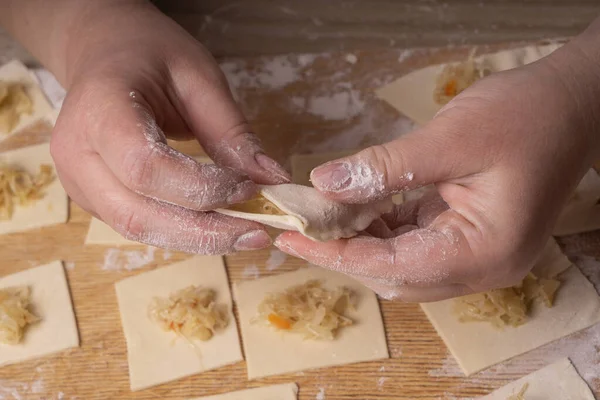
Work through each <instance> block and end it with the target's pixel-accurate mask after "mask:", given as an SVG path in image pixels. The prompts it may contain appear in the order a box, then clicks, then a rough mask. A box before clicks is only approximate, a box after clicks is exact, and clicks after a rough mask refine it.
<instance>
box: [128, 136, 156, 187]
mask: <svg viewBox="0 0 600 400" xmlns="http://www.w3.org/2000/svg"><path fill="white" fill-rule="evenodd" d="M159 153H160V152H159V150H158V148H157V146H155V145H153V144H148V145H146V146H144V147H142V148H135V149H133V150H130V151H129V152H127V153H126V154H125V157H124V159H123V168H124V171H125V176H126V182H125V184H126V185H127V187H129V188H130V189H131V190H133V191H135V192H138V193H142V194H150V192H152V190H153V189H154V188H155V186H156V183H157V181H158V178H159V176H158V172H159V169H158V168H157V165H158V164H160V163H159V162H158V161H159V157H160V154H159Z"/></svg>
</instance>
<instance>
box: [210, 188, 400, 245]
mask: <svg viewBox="0 0 600 400" xmlns="http://www.w3.org/2000/svg"><path fill="white" fill-rule="evenodd" d="M246 206H248V207H246ZM392 207H393V203H392V200H391V199H385V200H380V201H377V202H375V203H370V204H342V203H338V202H335V201H333V200H329V199H327V198H325V197H323V195H321V194H320V193H319V192H318V191H317V190H316V189H314V188H311V187H306V186H302V185H294V184H284V185H273V186H261V187H260V196H259V197H257V198H255V199H252V200H250V201H249V202H247V203H241V204H238V205H234V206H232V207H230V208H228V209H218V210H216V211H217V212H220V213H222V214H226V215H230V216H232V217H238V218H243V219H248V220H252V221H257V222H260V223H262V224H265V225H269V226H272V227H275V228H279V229H284V230H293V231H298V232H300V233H302V234H303V235H305V236H307V237H309V238H311V239H314V240H318V241H327V240H335V239H340V238H349V237H353V236H356V234H357V233H358V232H360V231H362V230H364V229H366V228H367V227H368V226H369V225H370V224H371V223H372V222H373V221H374V220H376V219H377V218H379V217H380V216H381V215H382V214H385V213H387V212H390V211H391V210H392Z"/></svg>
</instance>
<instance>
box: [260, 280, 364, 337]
mask: <svg viewBox="0 0 600 400" xmlns="http://www.w3.org/2000/svg"><path fill="white" fill-rule="evenodd" d="M354 300H355V299H354V295H353V293H352V292H351V291H350V290H349V289H347V288H345V287H338V288H336V289H333V290H328V289H325V288H324V287H323V286H322V284H321V282H320V281H318V280H309V281H307V282H306V283H304V284H302V285H296V286H292V287H289V288H287V289H285V290H284V291H282V292H279V293H269V294H267V296H266V297H265V298H264V300H263V301H262V302H261V303H260V305H259V306H258V316H257V318H256V321H260V322H263V323H265V324H266V325H267V326H271V327H273V328H275V329H277V330H281V331H287V332H294V333H299V334H301V335H303V336H304V338H306V339H322V340H334V339H335V336H336V334H337V332H338V331H339V329H340V328H342V327H346V326H350V325H352V324H353V323H354V322H353V321H352V320H351V319H350V318H349V317H347V316H346V315H345V314H346V313H347V311H348V310H352V309H354Z"/></svg>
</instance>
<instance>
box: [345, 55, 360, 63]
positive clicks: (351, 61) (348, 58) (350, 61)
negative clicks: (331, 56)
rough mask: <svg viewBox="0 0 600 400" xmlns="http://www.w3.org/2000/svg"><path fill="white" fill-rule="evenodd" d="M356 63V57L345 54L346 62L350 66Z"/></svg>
mask: <svg viewBox="0 0 600 400" xmlns="http://www.w3.org/2000/svg"><path fill="white" fill-rule="evenodd" d="M357 61H358V57H356V56H355V55H354V54H346V62H348V63H350V64H356V62H357Z"/></svg>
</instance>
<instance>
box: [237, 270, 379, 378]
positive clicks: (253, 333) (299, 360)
mask: <svg viewBox="0 0 600 400" xmlns="http://www.w3.org/2000/svg"><path fill="white" fill-rule="evenodd" d="M314 279H316V280H319V281H321V282H322V284H323V287H325V288H328V289H335V288H337V287H339V286H344V287H347V288H348V289H350V290H351V291H352V292H353V293H354V294H355V295H356V298H357V304H356V309H355V310H354V311H352V310H348V312H347V316H348V317H350V318H351V319H352V320H353V321H354V324H353V325H351V326H347V327H344V328H342V329H340V330H339V332H337V335H336V337H335V339H334V340H333V341H328V340H307V339H304V337H303V335H301V334H297V333H291V332H282V331H276V330H275V329H271V328H270V327H268V326H264V325H262V324H260V323H256V322H253V319H254V317H255V316H256V315H257V312H258V311H257V310H258V305H259V304H260V303H261V302H262V301H263V299H264V298H265V296H266V295H267V294H268V293H273V292H281V291H284V290H285V289H287V288H289V287H291V286H294V285H299V284H303V283H305V282H306V281H308V280H314ZM234 295H235V300H236V304H237V307H238V312H239V322H240V329H241V330H242V341H243V344H244V350H245V354H246V361H247V367H248V378H249V379H255V378H261V377H264V376H270V375H279V374H285V373H290V372H298V371H303V370H307V369H313V368H321V367H331V366H334V365H344V364H351V363H357V362H362V361H372V360H380V359H384V358H388V357H389V355H388V349H387V342H386V338H385V331H384V327H383V320H382V318H381V311H380V310H379V303H378V302H377V297H376V296H375V293H373V292H372V291H371V290H370V289H368V288H366V287H365V286H363V285H362V284H360V283H359V282H357V281H355V280H354V279H352V278H350V277H348V276H346V275H343V274H340V273H337V272H333V271H329V270H326V269H322V268H317V267H309V268H303V269H300V270H297V271H294V272H289V273H285V274H281V275H276V276H270V277H266V278H262V279H256V280H252V281H245V282H238V283H236V284H235V285H234Z"/></svg>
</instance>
